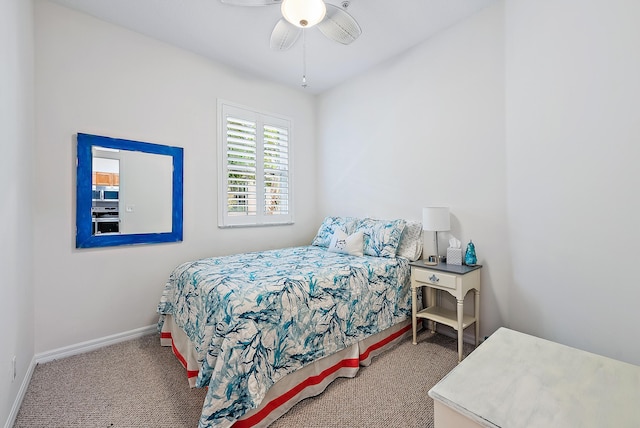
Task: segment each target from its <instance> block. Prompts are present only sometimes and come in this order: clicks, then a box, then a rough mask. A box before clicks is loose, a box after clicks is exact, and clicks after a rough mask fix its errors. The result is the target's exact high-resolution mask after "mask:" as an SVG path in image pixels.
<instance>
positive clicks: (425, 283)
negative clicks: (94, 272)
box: [409, 260, 482, 362]
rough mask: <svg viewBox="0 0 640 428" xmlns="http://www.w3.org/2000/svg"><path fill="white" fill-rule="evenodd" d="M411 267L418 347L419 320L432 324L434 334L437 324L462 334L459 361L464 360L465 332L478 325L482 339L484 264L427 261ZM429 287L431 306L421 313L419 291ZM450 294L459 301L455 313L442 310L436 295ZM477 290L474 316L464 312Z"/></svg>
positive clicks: (428, 301) (414, 326) (476, 327)
mask: <svg viewBox="0 0 640 428" xmlns="http://www.w3.org/2000/svg"><path fill="white" fill-rule="evenodd" d="M409 264H410V265H411V305H412V308H411V321H412V324H413V344H414V345H415V344H416V327H417V324H418V318H423V319H426V320H429V321H431V323H430V324H431V331H432V332H433V331H435V329H436V326H435V323H440V324H444V325H448V326H449V327H453V328H454V329H455V330H456V331H457V332H458V362H460V361H462V335H463V332H464V329H465V328H467V327H468V326H470V325H471V324H473V323H475V341H476V346H478V341H479V338H480V269H481V268H482V266H481V265H475V266H466V265H448V264H446V263H440V264H437V265H427V264H425V263H424V261H423V260H418V261H415V262H411V263H409ZM420 287H427V299H426V300H427V307H426V308H425V309H422V310H421V311H419V312H418V302H417V301H416V296H417V292H418V288H420ZM438 290H442V291H446V292H447V293H449V294H451V295H452V296H453V297H455V298H456V302H457V305H456V306H457V307H456V310H455V311H451V310H447V309H444V308H441V307H439V306H438V305H437V302H436V292H437V291H438ZM470 290H473V291H474V293H475V299H474V311H473V315H467V314H465V313H464V297H465V296H466V295H467V293H468V292H469V291H470Z"/></svg>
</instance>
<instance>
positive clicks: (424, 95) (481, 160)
mask: <svg viewBox="0 0 640 428" xmlns="http://www.w3.org/2000/svg"><path fill="white" fill-rule="evenodd" d="M503 34H504V23H503V8H502V4H501V3H499V4H497V5H496V6H494V7H491V8H489V9H486V10H484V11H482V12H481V13H479V14H478V15H475V16H473V17H471V18H469V19H467V20H466V21H464V22H463V23H461V24H460V25H457V26H455V27H453V28H451V29H449V30H447V31H445V32H443V33H441V34H440V35H437V36H436V37H434V38H432V39H431V40H428V41H426V42H425V43H422V44H421V45H419V46H417V47H416V48H414V49H412V50H411V51H409V52H407V53H406V54H404V55H402V56H401V57H400V58H395V59H394V60H393V61H391V62H389V63H386V64H383V65H381V66H379V67H377V68H376V69H375V70H373V71H371V72H369V73H367V74H366V75H363V76H360V77H358V78H356V79H354V80H352V81H350V82H347V83H345V84H343V85H341V86H339V87H337V88H335V89H333V90H331V91H329V92H327V93H325V94H323V95H321V96H320V99H319V107H318V117H319V119H318V133H319V141H318V165H319V170H318V174H319V180H318V182H319V188H318V198H319V200H318V202H319V204H318V207H319V210H320V213H322V214H324V215H326V214H343V215H355V216H367V215H370V216H374V217H379V218H397V217H401V218H407V219H413V220H421V218H422V217H421V216H422V208H423V207H425V206H428V205H430V204H445V205H448V206H450V208H451V214H452V217H451V221H452V226H451V233H452V234H453V235H454V236H456V237H457V238H458V239H460V240H462V241H463V245H466V243H467V242H468V241H469V239H473V241H474V243H475V245H476V251H477V255H478V258H479V263H481V264H483V265H484V267H483V270H482V275H481V277H482V279H481V280H482V291H481V314H482V315H481V317H482V324H481V335H482V336H484V335H486V334H489V333H491V332H493V331H494V330H495V329H496V328H498V327H499V326H501V325H504V324H505V322H506V321H505V318H504V317H505V316H506V308H507V295H508V289H509V248H508V240H507V236H506V235H507V229H506V200H505V197H506V178H505V171H506V166H505V138H504V116H505V113H504V38H503ZM432 239H433V238H432V237H430V239H426V243H429V244H431V242H432ZM445 242H446V240H445ZM442 245H445V246H446V244H444V242H443V244H442ZM468 301H469V300H468Z"/></svg>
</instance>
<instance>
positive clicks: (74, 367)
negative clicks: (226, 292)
mask: <svg viewBox="0 0 640 428" xmlns="http://www.w3.org/2000/svg"><path fill="white" fill-rule="evenodd" d="M159 342H160V340H159V336H158V335H156V334H153V335H148V336H144V337H142V338H139V339H135V340H131V341H127V342H123V343H119V344H116V345H112V346H108V347H105V348H102V349H99V350H96V351H92V352H88V353H85V354H81V355H76V356H72V357H69V358H65V359H61V360H57V361H52V362H49V363H45V364H40V365H38V366H37V367H36V368H35V370H34V373H33V377H32V380H31V383H30V385H29V388H28V389H27V392H26V394H25V397H24V400H23V402H22V406H21V408H20V411H19V413H18V415H17V418H16V422H15V425H14V428H27V427H29V428H38V427H42V428H45V427H46V428H56V427H60V428H72V427H82V428H93V427H95V428H109V427H121V428H138V427H145V428H147V427H149V428H151V427H154V428H155V427H176V428H178V427H190V428H195V427H197V425H198V418H199V416H200V410H201V407H202V403H203V400H204V396H205V393H206V391H205V390H204V389H190V388H189V386H188V384H187V380H186V374H185V371H184V369H183V368H182V366H181V365H180V363H179V362H178V361H177V360H176V359H175V357H174V356H173V354H172V352H171V349H170V348H163V347H161V346H160V345H159ZM456 343H457V342H456V340H455V339H453V338H450V337H447V336H444V335H441V334H435V335H432V334H430V333H429V332H426V331H423V332H421V333H420V334H419V336H418V344H417V345H413V344H412V343H411V339H410V338H408V339H406V340H404V341H402V342H401V343H400V344H398V345H397V346H396V347H394V348H393V349H390V350H389V351H387V352H385V353H383V354H382V355H379V356H378V357H376V358H374V360H373V363H372V364H371V366H369V367H364V368H361V370H360V371H359V372H358V375H357V376H356V377H355V378H352V379H338V380H336V381H335V382H333V383H332V384H331V385H329V387H328V388H327V389H326V390H325V392H324V393H323V394H321V395H319V396H317V397H313V398H308V399H306V400H304V401H302V402H301V403H299V404H297V405H296V406H295V407H294V408H293V409H291V410H290V411H289V412H288V413H287V414H285V415H284V416H282V417H281V418H280V419H278V420H277V421H276V422H274V423H273V424H272V425H271V427H272V428H283V427H307V428H314V427H317V428H320V427H322V428H325V427H408V428H410V427H421V428H422V427H433V401H432V400H431V399H430V398H429V397H428V395H427V391H429V389H430V388H431V387H432V386H433V385H435V384H436V383H437V382H438V381H439V380H440V379H441V378H442V377H443V376H444V375H446V374H447V373H448V372H449V371H450V370H451V369H453V368H454V367H455V366H456V364H457V351H456ZM472 349H473V347H472V346H470V345H465V354H468V353H469V352H471V351H472Z"/></svg>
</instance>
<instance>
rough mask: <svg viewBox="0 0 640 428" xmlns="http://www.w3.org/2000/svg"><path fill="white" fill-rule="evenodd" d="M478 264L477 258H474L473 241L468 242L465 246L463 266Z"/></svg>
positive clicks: (474, 248) (474, 247)
mask: <svg viewBox="0 0 640 428" xmlns="http://www.w3.org/2000/svg"><path fill="white" fill-rule="evenodd" d="M476 263H478V258H477V257H476V246H475V245H473V241H471V240H469V243H468V244H467V251H466V252H465V253H464V264H465V265H469V266H473V265H475V264H476Z"/></svg>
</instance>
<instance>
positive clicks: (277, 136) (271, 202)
mask: <svg viewBox="0 0 640 428" xmlns="http://www.w3.org/2000/svg"><path fill="white" fill-rule="evenodd" d="M263 155H264V200H265V204H264V208H265V212H264V213H265V215H284V214H288V213H289V132H288V130H287V129H284V128H279V127H276V126H269V125H265V127H264V145H263Z"/></svg>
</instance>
